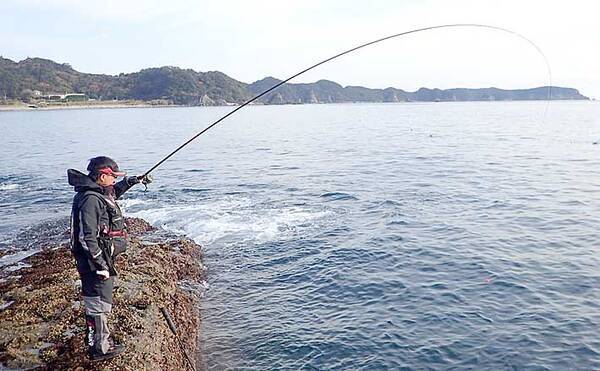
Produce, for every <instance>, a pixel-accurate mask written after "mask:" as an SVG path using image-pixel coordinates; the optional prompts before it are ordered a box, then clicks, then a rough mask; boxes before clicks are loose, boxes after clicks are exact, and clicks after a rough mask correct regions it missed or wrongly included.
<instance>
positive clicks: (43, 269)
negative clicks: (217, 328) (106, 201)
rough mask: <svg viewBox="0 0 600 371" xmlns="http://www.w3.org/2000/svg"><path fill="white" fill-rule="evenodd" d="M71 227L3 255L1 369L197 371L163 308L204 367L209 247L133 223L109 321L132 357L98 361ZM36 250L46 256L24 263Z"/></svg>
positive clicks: (40, 231) (50, 229)
mask: <svg viewBox="0 0 600 371" xmlns="http://www.w3.org/2000/svg"><path fill="white" fill-rule="evenodd" d="M67 228H68V222H67V221H66V220H61V221H58V222H53V223H47V224H44V225H41V226H39V228H37V230H36V231H33V230H31V231H30V232H29V233H26V234H24V235H23V238H22V239H21V238H19V239H18V240H15V241H12V242H11V250H10V251H9V252H8V253H5V255H4V256H2V257H0V369H2V368H8V369H30V368H32V369H40V370H58V369H60V370H144V369H147V370H167V369H170V370H175V369H178V370H185V369H190V366H189V365H188V364H186V360H185V358H184V355H183V353H182V351H181V348H180V345H179V343H178V341H177V339H176V338H175V336H174V335H173V334H172V332H171V331H170V330H169V327H168V326H167V323H166V320H165V318H164V316H163V314H162V313H161V311H160V308H165V309H166V310H167V312H168V313H169V314H170V317H171V318H172V319H173V322H174V323H175V326H176V327H177V329H178V333H179V337H180V339H181V341H182V343H183V347H184V348H185V350H186V351H187V353H188V354H189V355H190V357H191V358H192V359H193V360H194V362H195V363H196V364H201V362H200V361H201V360H200V359H199V354H198V331H199V325H200V317H199V312H198V308H199V300H200V298H201V296H202V291H203V285H202V277H203V274H204V268H203V265H202V252H201V248H200V247H199V246H198V245H196V244H195V243H194V242H193V241H191V240H189V239H186V238H179V237H177V236H173V235H170V234H167V233H165V232H164V231H160V230H155V229H154V228H152V227H151V226H150V225H149V224H148V223H146V222H145V221H143V220H141V219H128V230H129V232H130V247H129V249H128V252H127V253H126V254H123V255H122V256H119V257H118V259H117V270H118V271H119V277H118V278H117V281H116V285H115V286H116V288H115V291H114V302H113V312H112V314H111V315H110V316H109V326H110V329H111V331H112V337H113V338H114V340H115V342H117V343H121V344H125V345H126V346H127V351H126V353H124V354H122V355H121V356H119V357H117V358H114V359H112V360H108V361H102V362H90V360H89V359H88V357H87V353H86V347H85V345H84V331H85V330H84V308H83V303H82V302H81V301H80V292H79V290H80V288H79V287H80V281H79V276H78V274H77V271H76V269H75V263H74V259H73V257H72V256H71V253H70V251H69V248H68V234H67V233H66V231H67ZM5 251H6V250H5ZM31 251H39V252H37V253H36V254H34V255H31V256H28V257H25V258H24V259H22V257H23V256H27V254H28V253H29V252H31ZM19 259H22V260H19ZM17 260H19V261H17Z"/></svg>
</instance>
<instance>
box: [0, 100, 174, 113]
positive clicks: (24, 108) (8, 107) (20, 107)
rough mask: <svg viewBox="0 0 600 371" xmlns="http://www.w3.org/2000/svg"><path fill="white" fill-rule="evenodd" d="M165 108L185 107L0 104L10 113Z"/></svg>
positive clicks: (139, 104)
mask: <svg viewBox="0 0 600 371" xmlns="http://www.w3.org/2000/svg"><path fill="white" fill-rule="evenodd" d="M159 107H160V108H165V107H185V106H181V105H176V104H150V103H145V102H138V101H132V102H120V103H111V102H102V103H94V104H78V103H69V104H56V105H46V106H37V107H31V106H29V105H27V104H25V103H23V104H7V105H1V104H0V112H10V111H32V112H33V111H54V110H77V109H110V108H159Z"/></svg>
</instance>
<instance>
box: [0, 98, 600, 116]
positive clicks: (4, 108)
mask: <svg viewBox="0 0 600 371" xmlns="http://www.w3.org/2000/svg"><path fill="white" fill-rule="evenodd" d="M508 102H512V103H527V102H537V103H540V102H541V103H544V102H546V103H552V102H574V103H575V102H576V103H592V104H596V103H598V102H599V101H597V100H595V99H590V100H573V99H552V100H537V99H532V100H494V101H480V100H472V101H440V102H425V101H407V102H363V101H359V102H333V103H327V102H323V103H284V104H263V103H251V104H250V105H251V106H298V105H322V104H338V105H339V104H410V103H436V104H443V103H508ZM231 106H239V104H226V105H210V106H188V105H178V104H150V103H144V102H132V103H117V104H112V103H102V104H69V105H50V106H40V107H36V108H32V107H29V106H28V105H26V104H9V105H1V104H0V113H1V112H14V111H30V112H35V111H57V110H80V109H81V110H86V109H121V108H181V107H231Z"/></svg>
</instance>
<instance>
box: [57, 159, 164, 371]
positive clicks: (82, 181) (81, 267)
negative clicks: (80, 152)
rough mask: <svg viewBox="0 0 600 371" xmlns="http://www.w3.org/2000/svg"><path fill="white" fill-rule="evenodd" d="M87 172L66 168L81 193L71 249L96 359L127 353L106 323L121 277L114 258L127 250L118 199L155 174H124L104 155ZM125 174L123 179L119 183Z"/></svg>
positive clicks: (88, 337)
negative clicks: (113, 336)
mask: <svg viewBox="0 0 600 371" xmlns="http://www.w3.org/2000/svg"><path fill="white" fill-rule="evenodd" d="M87 170H88V172H89V173H88V174H87V175H86V174H83V173H81V172H79V171H77V170H74V169H69V170H67V175H68V179H69V184H70V185H72V186H73V187H74V189H75V192H77V194H76V195H75V197H74V198H73V207H72V209H71V252H72V253H73V256H74V257H75V262H76V265H77V271H78V272H79V276H80V278H81V293H82V297H83V303H84V306H85V322H86V335H85V342H86V344H87V346H88V354H89V356H90V358H91V359H92V360H104V359H110V358H113V357H116V356H118V355H119V354H121V353H123V352H124V351H125V346H123V345H117V344H114V342H113V341H112V339H111V338H110V331H109V329H108V323H107V316H108V314H110V312H111V309H112V296H113V284H114V277H115V276H116V275H117V271H116V270H115V266H114V259H115V257H116V256H117V255H119V254H121V253H123V252H125V251H126V249H127V230H126V225H125V221H124V219H123V213H122V212H121V209H120V207H119V205H118V204H117V201H116V200H117V199H118V198H119V197H121V196H122V195H123V194H124V193H125V192H126V191H127V190H129V189H130V188H131V187H133V186H134V185H135V184H138V183H143V184H148V183H150V182H152V177H151V176H131V177H125V174H126V173H124V172H122V171H120V170H119V166H118V165H117V163H116V162H115V161H114V160H112V159H111V158H109V157H105V156H99V157H95V158H92V159H91V160H90V162H89V164H88V167H87ZM120 176H122V177H124V178H123V180H121V181H120V182H118V183H116V179H117V178H118V177H120Z"/></svg>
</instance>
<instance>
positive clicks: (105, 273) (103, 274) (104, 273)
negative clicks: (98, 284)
mask: <svg viewBox="0 0 600 371" xmlns="http://www.w3.org/2000/svg"><path fill="white" fill-rule="evenodd" d="M96 274H97V275H99V276H100V277H101V278H102V280H107V279H108V278H109V277H110V273H108V271H96Z"/></svg>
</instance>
